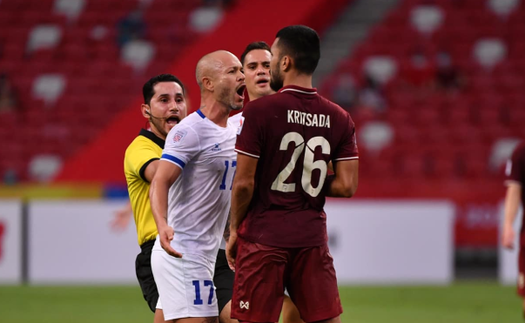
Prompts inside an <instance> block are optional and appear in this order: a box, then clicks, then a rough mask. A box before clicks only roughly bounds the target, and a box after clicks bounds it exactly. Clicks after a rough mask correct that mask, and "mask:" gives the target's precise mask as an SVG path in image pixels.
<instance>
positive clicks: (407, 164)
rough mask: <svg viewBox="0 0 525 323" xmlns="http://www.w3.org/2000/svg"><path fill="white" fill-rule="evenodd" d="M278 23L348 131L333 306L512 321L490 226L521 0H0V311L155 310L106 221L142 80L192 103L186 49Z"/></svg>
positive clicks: (515, 116) (499, 193)
mask: <svg viewBox="0 0 525 323" xmlns="http://www.w3.org/2000/svg"><path fill="white" fill-rule="evenodd" d="M290 24H305V25H308V26H310V27H312V28H314V29H316V30H317V31H318V33H319V34H320V36H321V40H322V49H321V52H322V58H321V61H320V63H319V66H318V69H317V71H316V74H315V77H314V86H316V87H317V88H318V90H319V92H320V93H321V94H322V95H324V96H326V97H327V98H329V99H331V100H333V101H335V102H336V103H338V104H339V105H341V106H342V107H343V108H345V109H346V110H348V111H349V112H350V113H351V115H352V117H353V119H354V121H355V123H356V128H357V138H358V144H359V149H360V156H361V157H360V184H359V189H358V192H357V194H356V196H355V197H354V198H353V199H352V200H351V201H345V202H341V201H333V200H331V201H329V202H328V205H327V213H328V219H329V220H328V223H329V235H330V245H331V248H332V251H333V252H332V253H333V254H334V258H335V259H336V268H337V271H338V276H339V279H340V282H341V286H342V287H341V293H342V300H343V303H344V305H345V313H348V314H345V315H347V316H345V317H344V320H343V321H344V322H346V321H348V322H350V321H352V322H383V321H384V320H385V319H387V318H388V320H389V321H390V322H398V321H399V322H515V321H519V319H520V301H519V299H518V298H517V297H515V296H514V287H513V284H514V282H515V281H516V275H517V274H516V268H515V267H516V253H511V252H503V251H501V250H500V248H499V243H498V234H499V222H500V220H501V214H502V207H501V202H502V200H503V198H504V194H505V187H504V186H503V180H504V168H505V162H506V160H507V158H508V157H509V156H510V154H511V153H512V151H513V149H514V147H515V146H516V144H517V143H518V142H519V141H520V140H522V139H523V138H525V126H524V124H525V2H524V1H522V0H330V1H326V0H302V1H300V0H289V1H282V0H280V1H278V0H265V1H262V0H249V1H248V0H0V176H1V177H0V180H1V183H2V185H1V186H0V322H33V321H36V320H37V318H38V319H40V320H42V318H44V320H43V321H44V322H46V318H47V320H48V321H50V322H51V321H52V322H61V321H60V320H61V319H62V320H64V322H68V321H70V320H72V319H73V317H75V320H76V321H77V322H78V321H79V320H80V321H82V320H83V319H84V320H86V322H88V321H97V322H105V320H108V322H109V320H111V321H113V322H115V321H117V322H120V321H121V320H122V321H127V322H135V321H136V322H138V321H144V320H149V319H152V317H151V316H150V313H149V312H148V310H147V307H146V304H145V303H144V302H143V300H142V299H141V295H140V292H139V291H138V287H137V286H136V285H137V284H136V281H135V280H134V267H133V266H134V265H133V262H134V257H135V255H136V253H137V252H138V250H139V248H138V246H137V243H136V234H135V228H134V226H133V224H132V223H131V224H130V225H129V226H128V228H127V229H126V230H124V231H123V232H115V231H114V230H112V229H111V226H110V223H111V221H112V218H113V215H114V213H115V212H116V211H117V210H119V209H120V208H122V206H124V205H125V204H126V199H127V190H126V183H125V178H124V173H123V156H124V151H125V149H126V147H127V146H128V144H129V143H130V142H131V141H132V140H133V138H134V137H135V136H136V135H137V134H138V132H139V130H140V128H141V127H145V126H146V119H144V118H143V117H142V116H141V114H140V112H139V108H140V104H141V103H142V94H141V89H142V85H143V84H144V83H145V82H146V81H147V80H148V79H149V78H150V77H152V76H154V75H157V74H160V73H172V74H175V75H176V76H178V77H179V78H180V79H181V80H182V81H183V82H184V84H185V85H186V86H187V91H188V99H189V102H190V111H194V110H196V109H197V108H198V106H199V90H198V87H197V84H196V82H195V77H194V70H195V65H196V63H197V61H198V59H199V58H200V57H202V56H203V55H204V54H206V53H208V52H210V51H213V50H217V49H226V50H229V51H231V52H233V53H234V54H236V55H240V54H241V53H242V51H243V50H244V48H245V46H246V45H247V44H248V43H250V42H252V41H258V40H264V41H266V42H268V43H269V44H270V45H271V43H272V42H273V40H274V36H275V34H276V32H277V31H278V30H279V29H280V28H282V27H284V26H286V25H290ZM330 212H331V213H330ZM332 214H333V215H332ZM472 281H473V282H472ZM504 284H510V287H503V285H504ZM79 285H81V286H83V287H79ZM93 285H95V286H96V287H93ZM115 285H118V286H117V287H116V286H115ZM370 285H372V286H373V287H371V286H370ZM414 285H417V287H414ZM435 285H438V286H440V287H432V286H435ZM411 286H412V287H411ZM381 297H382V298H381ZM485 297H486V298H485ZM95 299H98V300H100V301H99V302H98V303H93V301H94V300H95ZM22 300H24V301H22ZM118 300H120V301H118ZM28 304H29V305H28ZM431 304H434V305H435V306H434V305H431ZM436 304H437V305H436ZM28 306H29V309H31V310H27V309H28ZM54 306H56V308H60V310H58V309H57V310H53V309H54V308H55V307H54ZM90 306H91V307H90ZM389 306H390V307H392V308H391V309H390V310H389V309H388V307H389ZM65 307H68V308H71V309H72V311H74V313H84V314H85V315H80V318H79V317H77V316H76V315H77V314H71V315H72V316H68V314H66V315H59V313H60V311H62V310H64V308H65ZM378 307H379V309H378ZM400 308H402V309H404V311H401V310H399V309H400ZM396 309H397V310H396ZM428 313H434V314H431V315H427V314H428ZM447 313H448V314H447ZM4 315H5V316H4ZM31 315H34V317H33V316H31ZM90 315H98V316H96V317H92V316H90ZM126 315H127V316H126ZM382 315H384V316H382ZM447 315H448V316H447ZM2 317H4V318H2Z"/></svg>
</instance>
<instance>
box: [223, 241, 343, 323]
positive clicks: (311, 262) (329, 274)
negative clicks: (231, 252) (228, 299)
mask: <svg viewBox="0 0 525 323" xmlns="http://www.w3.org/2000/svg"><path fill="white" fill-rule="evenodd" d="M237 246H238V249H237V258H236V260H235V263H236V268H235V282H234V284H233V286H234V287H233V298H232V305H231V313H232V314H231V315H232V318H236V319H238V320H239V321H248V322H277V321H278V320H279V314H280V313H281V308H282V304H283V298H284V288H285V287H286V288H287V290H288V293H289V294H290V297H291V299H292V301H293V302H294V303H295V305H296V306H297V309H298V310H299V313H300V314H301V318H302V319H303V320H304V321H306V322H315V321H321V320H327V319H330V318H333V317H336V316H338V315H340V314H341V313H342V312H343V308H342V307H341V300H340V299H339V290H338V289H337V279H336V276H335V269H334V266H333V259H332V256H331V255H330V253H329V251H328V246H327V245H326V244H325V245H323V246H318V247H308V248H290V249H288V248H277V247H270V246H266V245H262V244H258V243H252V242H249V241H246V240H244V239H242V238H240V237H239V238H238V240H237Z"/></svg>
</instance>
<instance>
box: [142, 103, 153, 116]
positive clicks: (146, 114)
mask: <svg viewBox="0 0 525 323" xmlns="http://www.w3.org/2000/svg"><path fill="white" fill-rule="evenodd" d="M140 112H142V116H143V117H144V118H146V119H149V118H150V116H149V114H148V113H147V112H149V113H151V111H150V107H149V105H147V104H141V105H140Z"/></svg>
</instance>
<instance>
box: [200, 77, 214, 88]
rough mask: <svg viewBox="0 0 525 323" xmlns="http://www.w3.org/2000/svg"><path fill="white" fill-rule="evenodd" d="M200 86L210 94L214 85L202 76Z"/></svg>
mask: <svg viewBox="0 0 525 323" xmlns="http://www.w3.org/2000/svg"><path fill="white" fill-rule="evenodd" d="M202 86H204V88H205V89H206V90H208V91H210V92H213V90H214V89H215V84H214V83H213V80H212V79H211V78H210V77H208V76H204V77H203V78H202Z"/></svg>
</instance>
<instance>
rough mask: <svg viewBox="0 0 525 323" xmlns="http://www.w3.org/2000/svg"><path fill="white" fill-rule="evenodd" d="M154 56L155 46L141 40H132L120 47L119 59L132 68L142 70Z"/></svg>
mask: <svg viewBox="0 0 525 323" xmlns="http://www.w3.org/2000/svg"><path fill="white" fill-rule="evenodd" d="M154 56H155V46H154V45H153V44H151V43H150V42H147V41H143V40H134V41H130V42H128V43H126V45H124V48H123V49H122V55H121V59H122V61H124V62H125V63H127V64H129V65H130V66H132V67H133V68H134V70H135V71H137V72H140V71H143V70H144V69H145V68H146V67H147V66H148V64H149V63H150V61H151V60H152V59H153V57H154Z"/></svg>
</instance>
